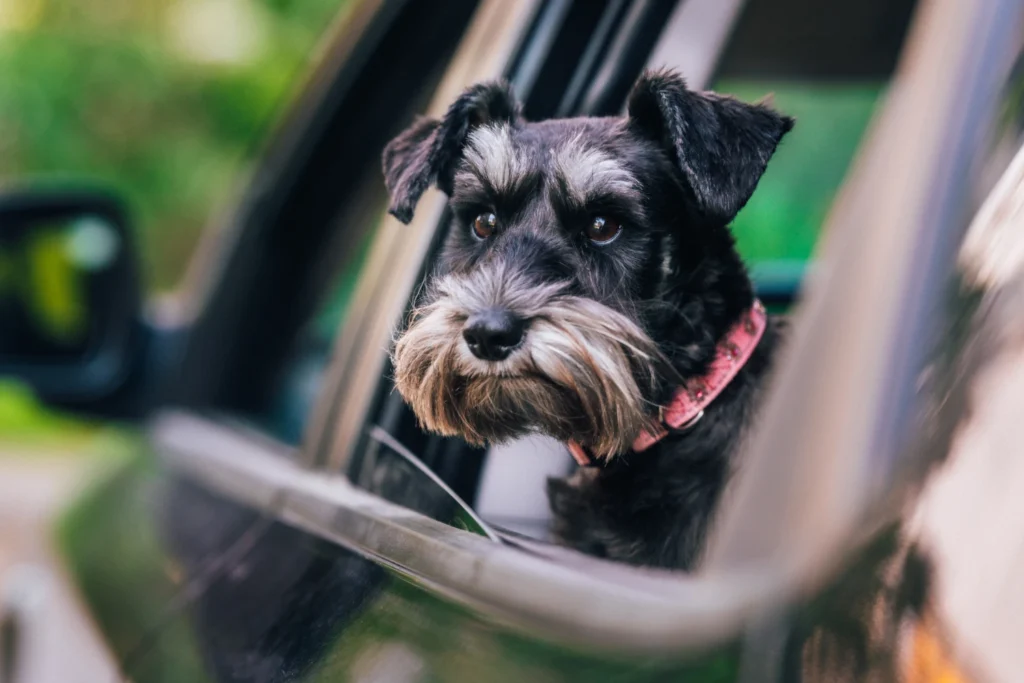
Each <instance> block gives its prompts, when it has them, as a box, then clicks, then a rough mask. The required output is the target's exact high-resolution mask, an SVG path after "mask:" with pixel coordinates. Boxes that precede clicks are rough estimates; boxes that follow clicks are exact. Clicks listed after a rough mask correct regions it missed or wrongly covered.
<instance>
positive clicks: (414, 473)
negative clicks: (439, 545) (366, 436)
mask: <svg viewBox="0 0 1024 683" xmlns="http://www.w3.org/2000/svg"><path fill="white" fill-rule="evenodd" d="M370 438H371V439H372V440H373V445H372V446H371V453H368V454H367V462H368V463H369V467H370V468H371V469H370V470H369V476H367V477H365V478H364V481H365V482H366V484H365V488H367V489H368V490H369V491H371V492H372V493H375V494H377V495H378V496H380V497H381V498H384V499H385V500H389V501H391V502H392V503H397V504H398V505H401V506H403V507H407V508H409V509H411V510H415V511H416V512H419V513H421V514H423V515H426V516H427V517H430V518H432V519H435V520H437V521H438V522H442V523H444V524H447V525H448V526H452V527H455V528H456V529H462V530H464V531H469V532H470V533H474V534H478V535H480V536H486V537H487V538H489V539H491V540H492V541H498V540H499V538H498V535H497V534H496V533H495V532H494V531H492V530H491V529H490V527H488V526H487V524H486V523H484V521H483V520H482V519H480V517H479V516H478V515H477V514H476V513H475V512H473V509H472V508H470V507H469V505H467V504H466V503H465V501H463V500H462V499H461V498H459V497H458V496H457V495H456V494H455V492H454V491H452V490H451V488H449V486H448V485H447V484H445V483H444V482H443V481H441V478H440V477H438V476H437V475H436V474H435V473H434V472H432V471H431V470H430V468H429V467H427V466H426V465H424V464H423V462H421V461H420V459H419V458H417V457H416V456H415V455H413V453H412V452H411V451H410V450H409V449H408V448H406V447H405V446H403V445H402V444H401V443H399V442H398V441H397V440H396V439H395V438H394V437H392V436H391V435H390V434H388V433H387V432H386V431H384V430H383V429H381V428H380V427H373V428H372V429H371V430H370ZM364 472H366V470H364Z"/></svg>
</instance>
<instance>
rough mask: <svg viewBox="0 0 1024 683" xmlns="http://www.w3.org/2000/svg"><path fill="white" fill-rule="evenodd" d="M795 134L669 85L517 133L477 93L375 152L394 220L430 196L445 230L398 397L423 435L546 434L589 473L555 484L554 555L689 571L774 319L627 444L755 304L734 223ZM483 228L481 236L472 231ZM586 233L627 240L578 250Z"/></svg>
mask: <svg viewBox="0 0 1024 683" xmlns="http://www.w3.org/2000/svg"><path fill="white" fill-rule="evenodd" d="M792 125H793V121H792V120H791V119H790V118H788V117H786V116H782V115H780V114H778V113H776V112H775V111H773V110H771V109H770V108H768V107H767V106H764V105H756V104H755V105H752V104H745V103H742V102H739V101H737V100H734V99H731V98H728V97H724V96H720V95H716V94H713V93H697V92H693V91H690V90H688V89H687V88H686V86H685V84H684V82H683V80H682V78H680V77H679V76H678V75H677V74H675V73H673V72H668V71H660V72H648V73H645V74H644V75H643V76H642V77H641V78H640V80H639V81H638V82H637V84H636V86H635V87H634V89H633V92H632V93H631V95H630V97H629V106H628V114H627V115H626V116H623V117H607V118H575V119H559V120H550V121H541V122H527V121H525V120H524V119H523V118H522V116H521V114H520V107H519V104H518V103H517V101H516V99H515V97H514V96H513V94H512V92H511V91H510V89H509V87H508V86H507V85H504V84H500V83H495V84H484V85H478V86H475V87H473V88H470V89H469V90H467V91H466V92H465V93H464V94H463V95H462V96H461V97H459V98H458V100H456V101H455V103H454V104H452V106H451V108H450V109H449V110H448V112H447V113H446V114H445V116H444V117H443V118H442V119H441V120H440V121H437V120H433V119H421V120H419V121H417V122H416V123H414V124H413V125H412V126H411V127H410V128H409V129H408V130H406V131H405V132H404V133H402V134H401V135H400V136H398V137H397V138H396V139H395V140H393V141H392V142H391V143H390V144H389V145H388V147H387V149H386V150H385V152H384V172H385V180H386V183H387V187H388V190H389V191H390V193H391V198H392V204H391V212H392V214H394V215H395V216H396V217H398V218H399V219H400V220H402V221H404V222H408V221H409V220H411V218H412V215H413V210H414V207H415V205H416V202H417V200H418V199H419V197H420V195H421V194H422V193H423V192H424V191H425V190H426V189H427V187H428V186H430V185H431V184H435V185H436V186H437V187H439V188H440V189H441V190H442V191H444V192H445V193H446V194H448V195H449V197H450V204H451V208H452V213H453V215H454V219H453V220H452V223H451V225H450V227H449V231H448V234H447V236H446V241H445V246H444V250H443V255H442V257H441V259H440V264H439V267H438V269H437V270H436V272H435V273H433V274H432V275H431V276H430V278H429V280H428V283H427V286H426V288H425V293H424V295H423V297H422V299H421V300H420V301H419V302H418V305H417V308H416V309H415V310H414V312H413V314H412V316H411V317H410V320H409V323H408V326H407V327H406V328H405V330H404V331H403V332H402V334H401V335H400V337H399V339H398V340H397V343H396V347H395V353H394V364H395V374H396V383H397V387H398V389H399V391H400V392H401V393H402V395H403V397H405V399H406V400H407V401H408V402H409V404H410V405H411V406H412V408H413V410H414V411H415V412H416V414H417V416H418V418H419V419H420V421H421V422H422V424H423V425H424V426H425V427H426V428H428V429H430V430H433V431H435V432H438V433H441V434H447V435H458V436H461V437H463V438H465V439H466V440H468V441H470V442H472V443H475V444H483V443H486V442H500V441H503V440H507V439H511V438H515V437H518V436H521V435H525V434H527V433H531V432H540V433H544V434H548V435H550V436H553V437H555V438H558V439H562V440H567V439H574V440H576V441H579V442H581V443H582V444H584V445H585V446H587V447H588V448H589V449H590V450H591V451H592V452H594V453H596V454H597V455H598V456H600V458H601V466H600V467H599V468H588V469H583V470H580V471H579V472H577V474H576V475H574V476H573V477H571V478H569V479H568V480H552V481H551V482H550V483H549V489H548V490H549V496H550V501H551V505H552V509H553V511H554V513H555V519H556V522H555V532H556V535H557V537H558V538H559V539H560V540H561V541H562V542H564V543H566V544H568V545H570V546H573V547H575V548H578V549H580V550H582V551H584V552H587V553H591V554H594V555H598V556H604V557H609V558H613V559H617V560H622V561H626V562H631V563H634V564H642V565H653V566H661V567H676V568H690V567H692V566H693V564H694V563H695V561H696V560H697V558H698V556H699V553H700V550H701V547H702V545H703V540H704V537H705V534H706V531H707V528H708V525H709V522H710V519H711V515H712V511H713V509H714V508H715V505H716V503H717V502H718V499H719V496H720V494H721V492H722V490H723V488H724V485H725V483H726V480H727V477H728V474H729V471H730V468H731V466H732V463H731V456H732V454H733V451H734V450H735V448H736V446H737V444H738V441H739V439H740V438H741V436H742V433H743V431H744V427H745V425H747V424H748V423H749V422H750V420H751V418H752V416H753V412H754V408H755V405H756V397H757V394H758V391H757V389H758V387H759V386H760V384H761V382H762V379H763V378H764V376H765V373H766V371H767V369H768V361H769V356H770V355H771V352H772V350H773V348H774V347H775V346H776V343H777V340H778V323H777V321H775V320H774V319H772V320H770V321H769V326H768V329H767V331H766V333H765V335H764V337H763V339H762V341H761V342H760V344H759V346H758V348H757V349H756V351H755V353H754V355H753V357H752V358H751V360H750V361H749V363H748V364H747V365H746V366H745V367H744V369H743V370H742V371H741V372H740V374H739V375H738V376H737V378H736V379H735V380H733V382H732V383H731V384H730V385H729V387H728V388H727V389H726V390H725V392H723V393H722V395H721V396H720V397H719V398H718V399H716V400H715V401H714V403H713V404H712V405H711V406H710V407H709V409H708V410H707V411H706V414H705V416H704V418H703V419H702V420H701V421H700V422H699V423H698V424H697V425H696V427H694V428H693V429H692V430H690V431H688V432H686V433H681V434H673V435H670V436H668V437H667V438H665V439H664V440H662V441H661V442H659V443H658V444H656V445H655V446H653V447H651V448H650V449H649V450H647V451H644V452H643V453H631V452H630V450H629V449H630V444H631V443H632V442H633V440H634V438H635V437H636V436H637V434H638V433H639V432H640V431H641V430H642V429H643V428H644V427H645V426H647V425H649V424H650V421H651V419H652V417H653V416H654V415H655V414H656V412H657V406H659V405H663V404H664V403H666V402H667V401H668V399H669V398H670V396H671V394H672V391H673V389H674V388H675V387H677V386H678V385H679V384H680V383H681V382H683V381H684V380H685V379H686V378H690V377H696V376H700V375H702V374H703V373H704V372H705V371H706V370H707V368H708V364H709V362H710V361H711V359H712V357H713V354H714V351H715V345H716V343H717V342H718V340H719V339H720V338H721V337H722V336H723V335H724V334H725V333H726V331H727V330H728V329H729V327H730V326H731V325H732V324H733V323H734V322H736V321H737V320H738V319H739V317H740V316H741V314H743V313H744V312H745V311H746V310H747V309H748V308H749V307H750V306H751V304H752V301H753V290H752V286H751V282H750V279H749V278H748V276H747V272H746V269H745V268H744V265H743V263H742V261H741V260H740V258H739V256H738V254H737V253H736V250H735V248H734V244H733V239H732V236H731V235H730V233H729V230H728V229H727V225H728V223H729V222H730V221H731V220H732V218H733V217H734V216H735V215H736V213H737V212H738V211H739V210H740V209H741V208H742V207H743V205H744V204H745V203H746V202H747V200H748V199H749V198H750V196H751V194H752V193H753V191H754V188H755V187H756V186H757V183H758V180H759V179H760V177H761V174H762V173H763V172H764V170H765V167H766V165H767V163H768V160H769V159H770V158H771V156H772V154H773V153H774V151H775V148H776V145H777V144H778V143H779V141H780V139H781V138H782V136H783V135H785V133H786V132H788V131H789V130H790V128H791V127H792ZM489 213H493V214H494V215H495V216H496V217H497V222H496V226H495V229H494V230H493V233H492V234H491V235H490V236H488V237H486V238H485V239H481V238H480V237H478V236H477V235H476V234H475V233H474V231H473V225H474V221H475V219H476V217H477V216H480V215H485V216H486V215H487V214H489ZM595 217H603V218H605V219H609V220H614V221H616V222H618V223H619V224H620V225H621V226H622V228H621V231H620V232H619V233H618V236H617V237H616V238H615V239H613V240H611V241H610V242H608V243H606V244H596V243H594V242H592V241H590V240H589V239H588V238H587V236H586V232H585V230H586V228H587V226H588V225H590V224H591V223H592V222H593V221H594V219H595ZM480 330H483V331H484V333H480ZM481 334H484V336H481Z"/></svg>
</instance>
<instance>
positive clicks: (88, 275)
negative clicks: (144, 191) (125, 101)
mask: <svg viewBox="0 0 1024 683" xmlns="http://www.w3.org/2000/svg"><path fill="white" fill-rule="evenodd" d="M139 314H140V292H139V282H138V269H137V267H136V262H135V255H134V252H133V249H132V245H131V235H130V234H129V231H128V226H127V220H126V218H125V213H124V211H123V209H122V208H121V205H120V204H119V202H117V201H116V200H115V199H113V198H111V197H109V196H107V195H102V194H98V193H78V194H76V193H68V192H59V193H54V192H49V193H46V192H18V193H10V194H0V376H3V377H10V378H13V379H16V380H20V381H22V382H24V383H25V384H27V385H29V386H30V387H31V388H32V389H33V390H34V391H35V392H36V393H37V394H38V395H39V397H40V398H41V399H42V400H44V401H46V402H48V403H52V404H56V405H65V406H69V407H71V406H81V407H83V408H86V409H87V410H88V408H89V404H90V403H102V401H103V400H104V399H105V398H107V397H109V396H111V395H113V394H115V393H116V392H117V391H118V390H119V389H120V388H121V387H122V386H123V385H124V383H125V382H126V380H127V379H128V377H129V375H130V374H131V370H132V368H133V367H134V364H135V363H136V361H137V360H138V358H139V338H140V333H139V332H140V331H139Z"/></svg>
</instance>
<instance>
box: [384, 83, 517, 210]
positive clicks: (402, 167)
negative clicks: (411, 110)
mask: <svg viewBox="0 0 1024 683" xmlns="http://www.w3.org/2000/svg"><path fill="white" fill-rule="evenodd" d="M519 112H520V106H519V102H518V101H517V100H516V98H515V95H514V94H513V93H512V88H511V86H509V85H508V84H507V83H505V82H495V83H482V84H480V85H474V86H473V87H471V88H469V89H468V90H466V91H465V92H464V93H462V95H460V96H459V98H458V99H457V100H455V102H454V103H453V104H452V106H451V107H449V108H448V112H447V113H446V114H445V115H444V118H442V119H441V120H440V121H437V120H436V119H427V118H421V119H419V120H417V121H416V122H415V123H413V124H412V126H410V127H409V128H407V129H406V130H405V131H404V132H403V133H401V134H400V135H399V136H398V137H396V138H395V139H394V140H392V141H391V142H389V143H388V146H387V147H385V148H384V184H385V185H386V186H387V188H388V192H389V193H390V195H391V206H390V207H389V209H388V212H389V213H391V215H393V216H394V217H395V218H397V219H398V220H400V221H402V222H403V223H408V222H409V221H411V220H412V215H413V211H414V209H415V208H416V202H418V201H419V199H420V196H421V195H422V194H423V192H424V191H426V189H427V188H428V187H429V186H430V184H431V183H437V186H438V188H440V189H441V191H442V192H445V193H446V194H451V192H452V180H453V176H454V174H455V166H456V164H457V163H458V160H459V158H460V157H461V156H462V148H463V146H464V145H465V144H466V138H467V137H468V135H469V132H470V131H471V130H472V129H473V128H476V127H477V126H480V125H484V124H487V123H497V122H502V121H504V122H508V123H515V122H516V121H517V120H518V119H519Z"/></svg>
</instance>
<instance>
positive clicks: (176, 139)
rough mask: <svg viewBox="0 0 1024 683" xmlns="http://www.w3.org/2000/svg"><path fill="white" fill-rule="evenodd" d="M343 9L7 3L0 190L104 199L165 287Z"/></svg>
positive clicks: (310, 4) (2, 18) (325, 1)
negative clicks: (119, 198)
mask: <svg viewBox="0 0 1024 683" xmlns="http://www.w3.org/2000/svg"><path fill="white" fill-rule="evenodd" d="M345 4H347V0H5V2H4V4H3V7H2V8H0V180H3V181H5V182H10V181H16V182H31V181H38V180H41V179H42V180H46V181H55V182H68V181H80V180H86V181H90V182H92V183H98V184H102V185H104V186H107V187H111V188H113V189H114V190H116V191H117V192H119V193H121V194H122V195H123V196H124V197H125V198H126V199H127V201H128V202H129V205H130V208H131V209H132V212H133V214H134V216H135V219H136V222H137V225H138V228H139V231H140V239H139V243H140V247H141V250H142V258H143V266H144V268H143V270H144V272H145V273H146V276H147V277H148V279H149V284H150V286H151V287H153V288H156V289H168V288H170V287H172V286H174V285H175V284H176V282H177V281H178V279H179V277H180V275H181V273H182V270H183V267H184V264H185V261H186V259H187V258H188V256H189V255H190V253H191V250H192V248H193V245H194V243H195V240H196V238H197V236H198V234H199V232H200V230H201V229H202V228H203V227H204V225H205V224H206V222H207V221H208V219H209V217H210V215H211V213H212V212H213V211H214V210H215V209H216V208H217V207H218V205H221V204H222V203H224V202H226V201H230V199H231V197H232V196H233V190H234V189H236V188H237V187H238V184H239V183H240V182H241V177H242V176H243V175H244V173H243V171H244V169H245V168H246V166H247V162H249V161H250V160H251V159H252V158H253V157H254V155H255V154H256V153H258V151H259V146H260V144H261V142H262V140H263V138H264V137H265V134H266V132H267V131H268V130H269V129H270V127H271V126H272V124H273V122H274V120H275V119H276V114H277V112H278V111H279V110H280V109H281V107H282V105H283V104H285V103H286V101H287V99H288V97H289V95H290V93H291V92H292V91H293V90H294V88H295V87H296V86H297V85H298V84H299V82H300V81H301V77H302V74H303V72H304V71H305V69H306V67H307V64H308V63H309V62H310V60H311V58H312V56H313V55H314V53H315V47H316V44H317V41H318V40H320V38H321V37H322V35H323V34H324V32H325V30H326V29H327V27H328V26H329V25H330V24H331V21H332V20H333V19H334V18H335V17H336V16H337V15H338V14H339V12H340V10H341V9H342V7H343V6H344V5H345ZM232 50H234V52H232Z"/></svg>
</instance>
